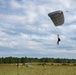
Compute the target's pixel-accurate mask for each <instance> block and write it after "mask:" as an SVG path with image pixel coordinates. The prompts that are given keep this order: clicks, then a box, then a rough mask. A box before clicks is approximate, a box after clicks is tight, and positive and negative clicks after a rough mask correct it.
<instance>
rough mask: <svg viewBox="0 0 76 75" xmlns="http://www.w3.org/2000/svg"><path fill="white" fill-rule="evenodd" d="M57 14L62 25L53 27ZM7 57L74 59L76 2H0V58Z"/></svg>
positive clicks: (32, 0) (44, 0) (69, 0)
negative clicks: (60, 18) (59, 11)
mask: <svg viewBox="0 0 76 75" xmlns="http://www.w3.org/2000/svg"><path fill="white" fill-rule="evenodd" d="M57 10H61V11H63V13H64V19H65V22H64V24H63V25H62V26H58V27H55V26H54V24H53V22H52V21H51V19H50V18H49V16H48V13H50V12H54V11H57ZM57 34H59V35H60V38H61V41H60V44H59V45H57V43H56V42H57ZM9 56H13V57H25V56H26V57H38V58H41V57H51V58H74V59H76V0H65V1H63V0H0V57H9Z"/></svg>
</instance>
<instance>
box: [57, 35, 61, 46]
mask: <svg viewBox="0 0 76 75" xmlns="http://www.w3.org/2000/svg"><path fill="white" fill-rule="evenodd" d="M57 38H58V40H57V44H58V45H59V42H60V41H61V39H60V38H59V35H58V34H57Z"/></svg>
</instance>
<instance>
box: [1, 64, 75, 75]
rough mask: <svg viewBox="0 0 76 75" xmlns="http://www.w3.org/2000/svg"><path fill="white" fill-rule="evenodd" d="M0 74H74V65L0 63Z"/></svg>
mask: <svg viewBox="0 0 76 75" xmlns="http://www.w3.org/2000/svg"><path fill="white" fill-rule="evenodd" d="M0 75H76V66H69V65H67V66H65V65H64V66H63V65H46V66H42V65H31V66H29V67H28V66H26V65H24V66H23V65H21V66H20V67H17V66H16V65H6V64H0Z"/></svg>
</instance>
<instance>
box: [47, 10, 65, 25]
mask: <svg viewBox="0 0 76 75" xmlns="http://www.w3.org/2000/svg"><path fill="white" fill-rule="evenodd" d="M48 16H49V17H50V18H51V20H52V21H53V23H54V25H55V26H61V25H63V23H64V14H63V12H62V11H61V10H59V11H55V12H51V13H49V14H48Z"/></svg>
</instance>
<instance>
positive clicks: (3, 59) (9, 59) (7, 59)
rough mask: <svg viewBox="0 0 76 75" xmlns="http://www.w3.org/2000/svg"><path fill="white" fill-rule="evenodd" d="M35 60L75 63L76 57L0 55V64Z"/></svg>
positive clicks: (33, 61)
mask: <svg viewBox="0 0 76 75" xmlns="http://www.w3.org/2000/svg"><path fill="white" fill-rule="evenodd" d="M35 62H46V63H76V59H65V58H28V57H21V58H18V57H1V58H0V64H3V63H35Z"/></svg>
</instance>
